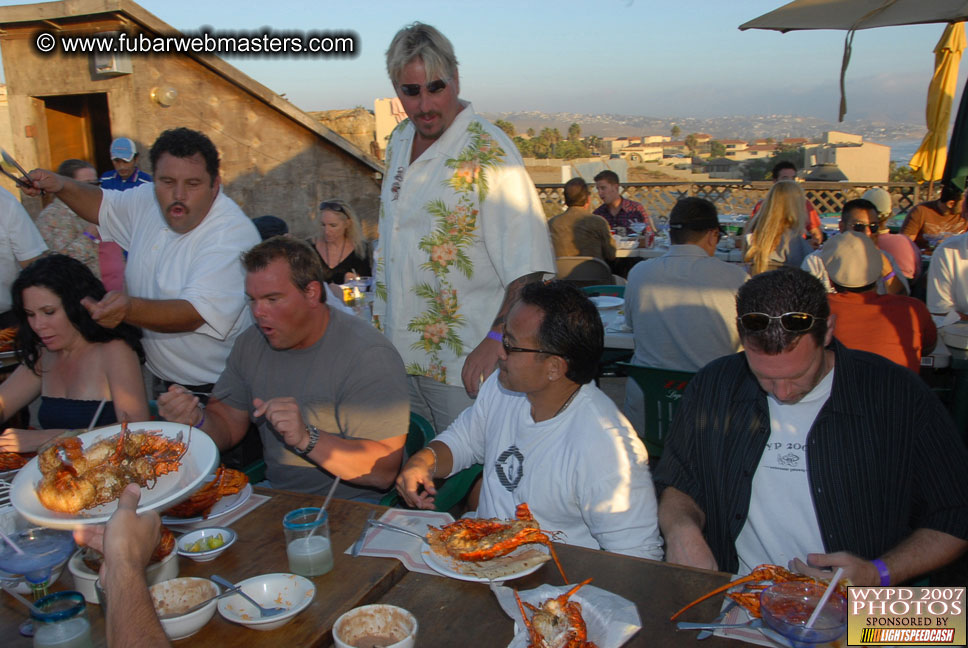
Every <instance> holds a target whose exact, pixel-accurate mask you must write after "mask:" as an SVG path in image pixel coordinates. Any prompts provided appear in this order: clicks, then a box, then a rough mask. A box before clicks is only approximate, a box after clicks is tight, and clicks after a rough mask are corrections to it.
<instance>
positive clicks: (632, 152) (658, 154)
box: [619, 146, 662, 164]
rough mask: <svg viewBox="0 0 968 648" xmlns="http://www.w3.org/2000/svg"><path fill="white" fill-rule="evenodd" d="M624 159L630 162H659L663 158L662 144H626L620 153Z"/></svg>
mask: <svg viewBox="0 0 968 648" xmlns="http://www.w3.org/2000/svg"><path fill="white" fill-rule="evenodd" d="M619 155H620V156H622V158H623V159H625V160H628V161H629V162H634V163H637V164H638V163H642V162H658V161H660V160H661V159H662V147H661V146H626V147H625V148H624V149H622V150H621V152H620V153H619Z"/></svg>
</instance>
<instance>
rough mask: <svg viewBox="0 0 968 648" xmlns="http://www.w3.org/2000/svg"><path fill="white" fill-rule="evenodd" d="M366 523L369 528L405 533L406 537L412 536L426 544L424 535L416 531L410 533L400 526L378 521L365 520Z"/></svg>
mask: <svg viewBox="0 0 968 648" xmlns="http://www.w3.org/2000/svg"><path fill="white" fill-rule="evenodd" d="M366 523H367V525H369V526H375V527H380V528H381V529H389V530H390V531H396V532H398V533H406V534H407V535H412V536H413V537H414V538H419V539H420V540H422V541H423V542H427V537H426V536H425V535H423V534H420V533H417V532H416V531H411V530H410V529H405V528H403V527H402V526H397V525H395V524H387V523H386V522H380V521H379V520H367V521H366ZM427 544H430V543H427Z"/></svg>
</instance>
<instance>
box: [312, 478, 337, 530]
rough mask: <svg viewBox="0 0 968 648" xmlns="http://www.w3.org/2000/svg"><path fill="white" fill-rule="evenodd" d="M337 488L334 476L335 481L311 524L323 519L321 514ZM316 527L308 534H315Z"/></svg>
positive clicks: (335, 480)
mask: <svg viewBox="0 0 968 648" xmlns="http://www.w3.org/2000/svg"><path fill="white" fill-rule="evenodd" d="M337 486H339V475H336V479H334V480H333V485H332V486H330V487H329V493H327V494H326V499H325V500H324V501H323V506H322V507H321V508H320V509H319V513H317V514H316V519H315V520H313V523H314V524H315V523H317V522H319V519H320V518H321V517H323V513H324V512H325V511H326V507H327V506H329V500H331V499H333V493H335V492H336V487H337ZM318 528H319V527H318V526H315V527H313V530H312V531H310V532H309V535H312V534H314V533H316V529H318Z"/></svg>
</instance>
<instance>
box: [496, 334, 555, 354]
mask: <svg viewBox="0 0 968 648" xmlns="http://www.w3.org/2000/svg"><path fill="white" fill-rule="evenodd" d="M501 346H502V347H504V353H547V354H548V355H553V356H558V357H560V358H564V357H565V356H563V355H561V354H560V353H555V352H554V351H545V350H543V349H525V348H523V347H516V346H511V344H510V343H509V342H508V336H507V335H502V336H501Z"/></svg>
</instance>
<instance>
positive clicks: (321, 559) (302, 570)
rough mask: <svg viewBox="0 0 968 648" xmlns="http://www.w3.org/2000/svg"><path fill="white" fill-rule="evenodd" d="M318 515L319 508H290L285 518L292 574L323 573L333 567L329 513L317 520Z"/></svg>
mask: <svg viewBox="0 0 968 648" xmlns="http://www.w3.org/2000/svg"><path fill="white" fill-rule="evenodd" d="M318 514H319V509H318V508H301V509H296V510H295V511H290V512H289V513H287V514H286V517H285V518H283V520H282V528H283V532H284V533H285V535H286V556H287V557H288V558H289V571H290V572H292V573H293V574H299V575H300V576H322V575H323V574H325V573H328V572H329V571H330V570H331V569H332V568H333V550H332V547H331V546H330V543H329V513H323V514H322V516H320V517H319V519H318V520H317V519H316V516H317V515H318Z"/></svg>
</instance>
